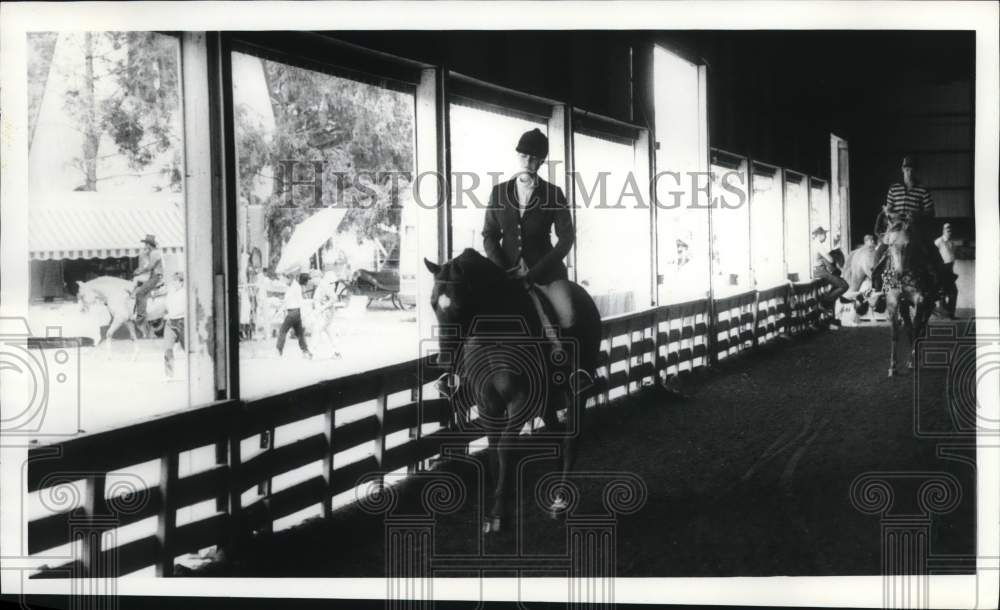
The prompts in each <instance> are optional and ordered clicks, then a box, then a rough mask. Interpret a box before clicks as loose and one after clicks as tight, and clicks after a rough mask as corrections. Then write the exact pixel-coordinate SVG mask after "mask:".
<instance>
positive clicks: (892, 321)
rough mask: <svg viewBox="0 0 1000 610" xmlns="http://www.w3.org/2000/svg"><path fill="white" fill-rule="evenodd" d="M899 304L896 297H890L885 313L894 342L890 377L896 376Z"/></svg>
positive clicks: (891, 346)
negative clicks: (897, 314)
mask: <svg viewBox="0 0 1000 610" xmlns="http://www.w3.org/2000/svg"><path fill="white" fill-rule="evenodd" d="M898 308H899V303H898V301H897V300H896V297H895V296H892V295H890V296H889V297H888V299H887V302H886V306H885V312H886V315H887V316H888V317H889V336H890V337H891V338H892V342H891V343H890V345H889V377H892V376H893V375H895V374H896V334H897V333H898V331H899V321H898V320H897V319H896V313H897V309H898Z"/></svg>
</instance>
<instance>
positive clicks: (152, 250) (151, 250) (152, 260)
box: [132, 235, 163, 322]
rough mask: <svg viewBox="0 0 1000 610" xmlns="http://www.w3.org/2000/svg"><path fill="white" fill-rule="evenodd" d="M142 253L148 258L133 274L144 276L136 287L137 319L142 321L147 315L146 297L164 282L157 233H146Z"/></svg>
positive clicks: (136, 276)
mask: <svg viewBox="0 0 1000 610" xmlns="http://www.w3.org/2000/svg"><path fill="white" fill-rule="evenodd" d="M142 244H143V247H142V253H143V255H144V257H145V259H146V262H145V264H143V265H141V266H140V267H139V268H138V269H136V270H135V273H133V274H132V277H133V278H135V279H140V278H144V281H143V282H142V284H140V285H139V287H138V288H136V289H135V293H134V294H133V296H135V321H136V322H142V321H143V320H144V319H145V317H146V299H147V298H149V293H150V292H152V291H153V289H154V288H156V287H158V286H159V285H160V284H161V283H163V253H161V252H160V249H159V248H158V247H157V245H156V236H155V235H146V237H144V238H143V239H142Z"/></svg>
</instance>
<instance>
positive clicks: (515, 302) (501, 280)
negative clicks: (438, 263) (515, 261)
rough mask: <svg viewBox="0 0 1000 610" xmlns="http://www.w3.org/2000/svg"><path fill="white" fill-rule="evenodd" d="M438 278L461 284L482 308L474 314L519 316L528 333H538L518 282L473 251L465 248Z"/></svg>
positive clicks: (533, 311) (533, 313) (523, 291)
mask: <svg viewBox="0 0 1000 610" xmlns="http://www.w3.org/2000/svg"><path fill="white" fill-rule="evenodd" d="M442 275H443V276H444V277H443V278H442V279H447V280H449V281H453V282H460V283H463V284H465V285H466V286H468V287H469V289H470V290H471V291H472V293H473V294H475V295H476V300H477V301H478V302H479V303H481V304H483V307H481V309H480V311H477V312H475V315H477V316H511V315H521V316H524V317H525V318H526V319H527V322H528V324H529V327H530V330H531V331H532V334H537V333H538V332H540V329H541V325H540V323H539V320H538V316H537V313H536V312H535V309H534V306H533V305H532V303H531V299H530V297H529V295H528V292H527V291H526V290H525V289H524V287H523V285H522V283H521V282H520V281H519V280H514V279H511V278H508V277H507V274H506V273H505V272H504V270H503V269H501V268H500V267H498V266H497V265H496V264H495V263H493V261H491V260H490V259H488V258H486V257H485V256H483V255H482V254H480V253H479V252H477V251H476V250H473V249H472V248H466V249H465V250H464V251H462V253H461V254H459V255H458V256H456V257H455V258H453V259H451V260H450V261H448V262H447V263H445V264H444V265H442ZM464 322H467V323H469V322H471V320H466V321H464Z"/></svg>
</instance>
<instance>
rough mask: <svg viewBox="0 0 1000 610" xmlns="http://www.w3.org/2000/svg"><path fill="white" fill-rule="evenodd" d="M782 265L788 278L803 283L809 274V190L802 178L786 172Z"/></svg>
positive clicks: (803, 177) (810, 267) (799, 175)
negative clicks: (783, 257)
mask: <svg viewBox="0 0 1000 610" xmlns="http://www.w3.org/2000/svg"><path fill="white" fill-rule="evenodd" d="M784 180H785V262H786V264H787V269H788V275H789V277H790V278H795V279H796V280H797V281H800V282H804V281H807V280H808V279H809V277H810V276H811V274H812V265H811V264H810V259H809V248H810V246H809V242H810V237H809V191H808V190H807V189H808V188H809V186H808V184H807V182H806V181H807V180H808V179H807V178H806V177H805V176H803V175H802V174H797V173H795V172H793V171H788V170H785V172H784Z"/></svg>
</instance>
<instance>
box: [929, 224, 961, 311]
mask: <svg viewBox="0 0 1000 610" xmlns="http://www.w3.org/2000/svg"><path fill="white" fill-rule="evenodd" d="M934 245H935V246H937V249H938V253H939V254H940V255H941V260H942V267H941V283H942V286H941V296H942V301H944V302H943V305H944V311H945V314H946V315H947V316H948V317H949V318H951V319H952V320H954V319H955V305H956V303H957V301H958V286H956V285H955V280H956V278H957V277H958V276H956V275H955V244H954V243H953V242H952V241H951V223H950V222H946V223H944V226H942V227H941V235H940V236H939V237H938V238H937V239H935V240H934Z"/></svg>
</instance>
